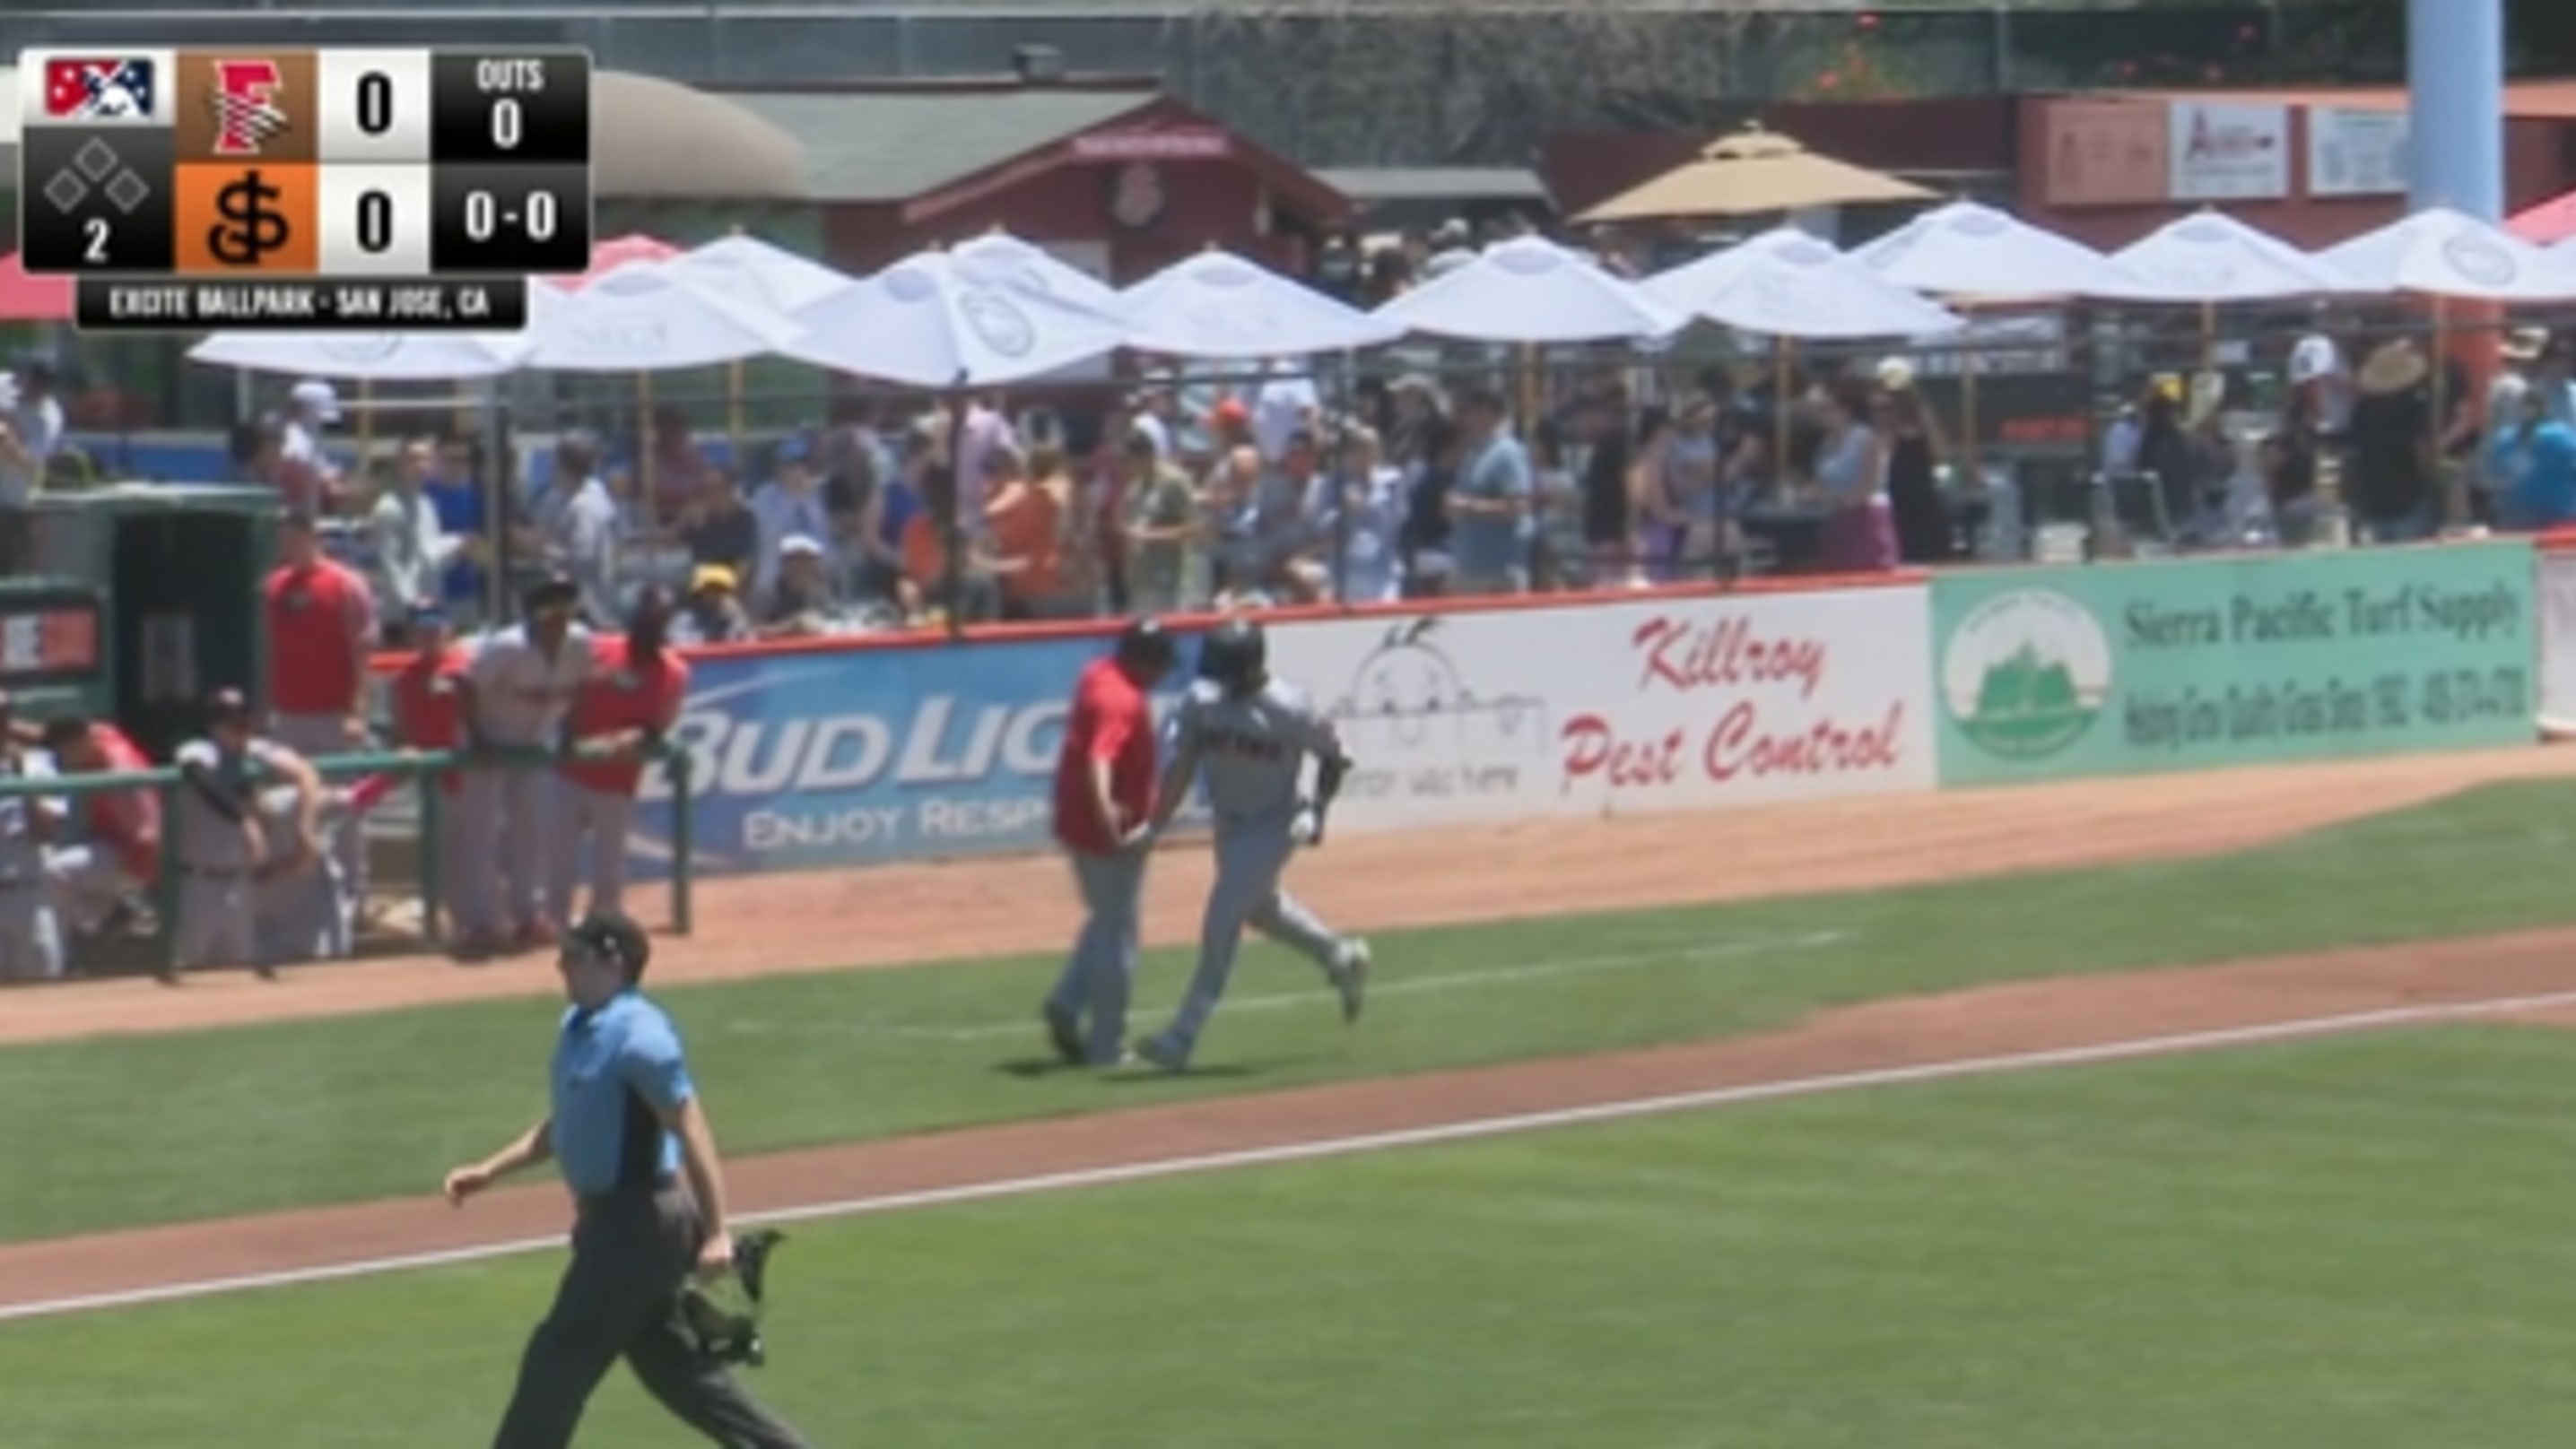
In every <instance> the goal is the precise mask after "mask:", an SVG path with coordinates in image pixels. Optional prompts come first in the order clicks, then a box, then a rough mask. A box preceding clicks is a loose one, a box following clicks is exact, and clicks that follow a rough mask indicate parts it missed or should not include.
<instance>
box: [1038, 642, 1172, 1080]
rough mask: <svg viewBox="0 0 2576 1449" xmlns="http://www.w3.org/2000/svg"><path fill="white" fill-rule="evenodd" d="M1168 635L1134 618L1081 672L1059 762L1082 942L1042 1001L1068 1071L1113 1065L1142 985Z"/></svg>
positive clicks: (1062, 817)
mask: <svg viewBox="0 0 2576 1449" xmlns="http://www.w3.org/2000/svg"><path fill="white" fill-rule="evenodd" d="M1175 655H1176V650H1175V649H1174V647H1173V644H1172V637H1171V635H1170V634H1168V633H1166V632H1165V631H1164V629H1163V626H1162V624H1160V623H1159V622H1157V621H1155V620H1153V619H1139V620H1137V621H1135V622H1134V623H1132V624H1129V625H1128V626H1127V631H1126V632H1125V633H1124V634H1121V635H1120V636H1119V638H1118V647H1117V649H1116V650H1114V651H1113V652H1112V653H1111V654H1110V656H1109V657H1108V658H1106V659H1101V660H1096V661H1094V662H1093V663H1092V664H1091V665H1090V666H1088V667H1087V668H1085V669H1084V670H1083V671H1082V682H1081V683H1079V684H1077V685H1076V686H1075V687H1074V691H1073V711H1072V713H1071V714H1070V715H1069V716H1068V717H1067V718H1066V720H1065V726H1064V748H1063V750H1062V751H1061V752H1060V753H1059V754H1058V755H1057V756H1056V762H1055V838H1056V840H1057V842H1058V843H1059V844H1061V845H1063V846H1064V849H1065V854H1066V855H1067V856H1068V857H1070V858H1071V859H1072V861H1073V880H1074V885H1075V887H1076V888H1077V889H1079V890H1080V891H1081V892H1082V909H1083V923H1082V934H1081V935H1079V936H1077V937H1075V938H1074V943H1073V955H1072V958H1071V959H1069V960H1067V961H1066V962H1065V965H1064V975H1063V976H1062V977H1061V978H1059V979H1058V980H1057V982H1056V984H1055V991H1054V992H1053V993H1052V994H1051V995H1049V996H1048V997H1047V1001H1046V1006H1045V1008H1044V1016H1045V1018H1046V1027H1047V1036H1048V1039H1049V1040H1051V1041H1052V1042H1053V1043H1054V1044H1055V1049H1056V1052H1057V1054H1058V1055H1060V1056H1062V1057H1063V1058H1064V1059H1065V1061H1066V1062H1067V1063H1069V1064H1072V1065H1075V1066H1080V1065H1083V1064H1085V1063H1088V1064H1090V1065H1092V1066H1098V1067H1108V1066H1116V1065H1117V1064H1118V1056H1119V1052H1120V1051H1121V1050H1122V1048H1123V1047H1124V1045H1125V1043H1126V1037H1127V997H1128V993H1129V991H1130V989H1131V988H1132V987H1133V986H1134V984H1135V979H1136V945H1137V940H1136V938H1137V931H1138V927H1137V906H1138V903H1139V901H1140V899H1141V898H1142V897H1143V895H1144V892H1145V859H1146V854H1147V840H1146V834H1145V822H1146V821H1148V820H1151V819H1152V818H1153V816H1154V778H1155V775H1156V773H1157V772H1158V771H1159V770H1160V769H1161V766H1162V761H1161V758H1160V751H1159V749H1158V748H1157V744H1156V740H1155V737H1154V707H1153V702H1152V700H1151V699H1150V698H1149V697H1148V696H1149V695H1150V693H1151V692H1152V690H1153V688H1154V686H1155V685H1157V684H1159V683H1161V682H1162V680H1163V677H1164V676H1165V675H1168V674H1170V673H1171V672H1172V664H1173V660H1174V658H1175Z"/></svg>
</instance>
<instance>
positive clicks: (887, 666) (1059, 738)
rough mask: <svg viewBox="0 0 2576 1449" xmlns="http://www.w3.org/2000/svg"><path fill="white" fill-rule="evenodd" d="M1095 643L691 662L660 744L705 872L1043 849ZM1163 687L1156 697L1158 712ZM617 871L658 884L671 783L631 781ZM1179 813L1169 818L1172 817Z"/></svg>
mask: <svg viewBox="0 0 2576 1449" xmlns="http://www.w3.org/2000/svg"><path fill="white" fill-rule="evenodd" d="M1108 644H1109V641H1108V640H1107V639H1096V638H1084V639H1040V640H1028V641H1012V642H1007V643H977V644H969V645H944V646H936V647H930V648H895V649H868V648H859V649H851V650H843V651H831V652H818V653H810V654H809V653H786V654H767V653H758V654H731V653H724V654H709V655H701V656H699V657H696V658H694V659H692V660H691V661H690V663H689V699H688V703H687V705H686V706H684V707H683V708H682V710H681V712H680V720H679V723H678V725H677V726H676V727H675V728H674V729H673V730H672V736H671V737H672V743H673V744H675V745H676V746H678V747H680V748H682V749H685V750H687V751H688V752H689V756H690V759H691V761H692V773H691V775H690V781H691V784H692V786H693V787H694V795H695V799H694V802H693V804H694V823H695V841H694V845H695V849H696V853H697V854H696V864H697V869H698V871H699V872H700V873H701V874H705V875H730V874H738V873H743V872H749V871H771V870H812V869H815V868H817V867H827V866H852V865H882V864H887V863H890V862H895V861H909V860H932V859H938V858H941V857H946V856H964V855H991V854H1009V853H1021V852H1028V851H1033V850H1043V849H1046V848H1048V847H1049V846H1050V845H1051V843H1052V841H1053V834H1052V830H1051V821H1052V811H1053V805H1052V797H1053V793H1054V780H1055V758H1056V751H1057V749H1058V747H1059V746H1060V745H1061V744H1062V743H1063V740H1064V723H1065V713H1066V711H1067V710H1068V708H1070V706H1071V703H1072V697H1073V686H1074V681H1075V680H1076V679H1077V678H1078V677H1079V676H1080V675H1081V673H1082V670H1083V667H1084V666H1086V665H1088V664H1089V663H1090V662H1091V661H1092V660H1094V659H1097V658H1100V657H1101V656H1102V654H1103V653H1104V652H1106V650H1107V648H1108ZM1181 682H1182V681H1181V679H1180V677H1178V676H1175V677H1174V678H1173V679H1172V680H1170V681H1168V682H1167V683H1166V685H1165V687H1164V692H1163V697H1161V698H1158V699H1157V701H1156V704H1157V707H1158V709H1157V712H1158V713H1160V714H1168V712H1169V710H1170V708H1171V707H1172V705H1173V704H1174V703H1175V702H1177V700H1178V698H1179V686H1180V684H1181ZM637 799H638V803H637V807H636V820H635V834H634V835H633V837H632V838H631V839H630V841H629V847H630V851H631V858H630V865H631V868H632V869H633V871H634V872H635V873H636V874H637V875H638V876H639V877H642V878H647V879H651V878H658V877H665V876H667V875H668V873H669V867H670V861H671V821H672V802H671V785H670V781H669V779H668V777H667V776H666V775H665V774H664V772H662V771H660V770H648V771H646V772H645V777H644V784H643V788H642V789H641V791H640V792H639V793H638V797H637ZM1196 813H1198V812H1196V811H1185V812H1184V813H1183V817H1182V818H1183V820H1185V821H1186V820H1188V819H1189V818H1190V816H1191V815H1193V814H1196Z"/></svg>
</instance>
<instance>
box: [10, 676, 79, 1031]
mask: <svg viewBox="0 0 2576 1449" xmlns="http://www.w3.org/2000/svg"><path fill="white" fill-rule="evenodd" d="M55 773H56V767H55V763H54V760H53V758H52V757H51V756H49V755H46V754H44V753H42V752H40V751H34V750H30V749H29V748H28V745H27V739H26V735H25V733H24V732H23V731H21V730H20V729H19V728H18V727H17V715H16V711H15V710H14V709H13V708H12V706H11V703H10V699H9V696H8V694H7V693H6V692H0V779H9V780H35V779H44V778H50V777H52V776H53V775H54V774H55ZM69 818H70V807H69V805H68V804H67V803H66V802H65V801H64V800H63V798H62V797H60V796H55V795H10V796H0V980H18V981H27V980H50V979H52V978H54V977H57V976H60V975H62V974H63V938H62V925H61V921H60V919H59V918H58V917H57V916H56V914H55V911H54V901H53V893H52V891H51V889H50V885H51V881H50V879H49V871H48V862H47V858H46V856H47V846H48V844H49V843H50V842H52V841H54V840H57V839H59V838H61V835H62V832H63V827H64V825H65V823H66V822H67V821H68V819H69Z"/></svg>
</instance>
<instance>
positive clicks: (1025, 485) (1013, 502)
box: [984, 448, 1066, 619]
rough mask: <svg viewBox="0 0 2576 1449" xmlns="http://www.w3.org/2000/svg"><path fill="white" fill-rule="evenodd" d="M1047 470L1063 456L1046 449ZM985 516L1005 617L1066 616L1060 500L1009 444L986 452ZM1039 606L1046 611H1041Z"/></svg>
mask: <svg viewBox="0 0 2576 1449" xmlns="http://www.w3.org/2000/svg"><path fill="white" fill-rule="evenodd" d="M1046 452H1047V457H1048V460H1049V467H1050V470H1051V471H1055V472H1061V471H1062V465H1061V459H1062V457H1063V455H1062V454H1061V453H1058V452H1056V451H1054V450H1053V449H1048V450H1046ZM984 472H985V480H984V497H985V503H984V519H985V523H986V525H987V526H988V528H989V529H990V531H991V533H992V538H993V575H994V578H995V580H996V581H997V583H998V585H999V587H1000V589H1001V594H1002V601H1001V614H1002V617H1003V618H1005V619H1036V618H1041V617H1044V618H1063V617H1066V614H1065V611H1064V609H1063V606H1062V605H1063V601H1062V599H1061V598H1060V597H1059V591H1060V590H1061V588H1062V586H1063V553H1062V550H1063V533H1064V515H1063V505H1062V503H1061V502H1060V501H1059V500H1058V499H1057V498H1056V497H1055V496H1053V495H1051V494H1049V493H1047V492H1045V491H1043V490H1041V489H1040V488H1039V487H1038V486H1037V483H1036V480H1034V479H1032V478H1031V477H1030V476H1029V472H1030V465H1029V464H1028V463H1027V462H1025V461H1024V460H1022V458H1021V457H1020V455H1019V454H1017V453H1015V452H1013V451H1011V450H1010V449H1007V448H1002V449H996V450H995V451H993V452H991V453H987V454H986V455H985V456H984ZM1042 608H1043V609H1044V610H1045V611H1046V612H1043V613H1042V612H1041V610H1042Z"/></svg>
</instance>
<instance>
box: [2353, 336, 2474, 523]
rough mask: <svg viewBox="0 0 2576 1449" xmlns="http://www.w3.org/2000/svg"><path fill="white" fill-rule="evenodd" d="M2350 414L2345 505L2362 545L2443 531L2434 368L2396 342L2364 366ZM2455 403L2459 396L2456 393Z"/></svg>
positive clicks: (2407, 343)
mask: <svg viewBox="0 0 2576 1449" xmlns="http://www.w3.org/2000/svg"><path fill="white" fill-rule="evenodd" d="M2355 385H2356V387H2357V389H2358V391H2359V394H2360V396H2359V397H2358V399H2357V400H2356V401H2355V402H2354V403H2353V408H2352V452H2353V460H2352V461H2353V468H2352V486H2351V488H2350V490H2349V494H2350V501H2351V504H2352V508H2353V513H2354V516H2355V518H2356V519H2357V520H2358V522H2359V523H2360V525H2361V532H2362V535H2363V541H2365V542H2369V543H2412V542H2415V541H2417V540H2420V539H2425V538H2430V537H2431V536H2432V535H2433V531H2434V530H2435V528H2436V527H2438V526H2439V524H2440V518H2441V515H2440V512H2439V501H2438V499H2437V498H2436V496H2435V493H2434V489H2435V486H2436V473H2437V469H2438V454H2437V451H2436V443H2435V440H2434V437H2433V390H2432V364H2431V363H2430V362H2429V361H2427V360H2426V358H2425V356H2424V350H2423V349H2422V348H2420V347H2418V346H2416V345H2415V343H2414V342H2412V341H2411V340H2408V339H2405V338H2399V339H2398V340H2396V341H2394V342H2389V343H2386V344H2384V345H2382V346H2381V347H2380V348H2378V349H2377V350H2376V351H2374V352H2372V353H2371V354H2370V356H2369V357H2368V358H2367V359H2366V360H2364V361H2363V363H2362V366H2361V374H2360V376H2359V377H2358V378H2356V379H2355ZM2452 396H2454V397H2457V396H2458V389H2456V388H2455V389H2454V390H2453V392H2452Z"/></svg>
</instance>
